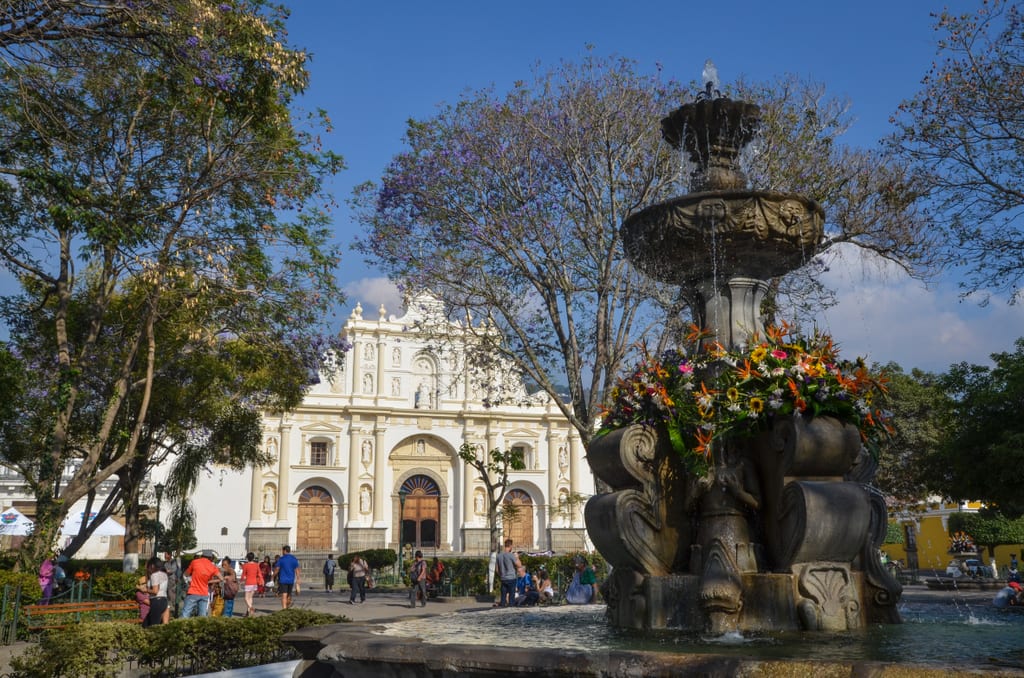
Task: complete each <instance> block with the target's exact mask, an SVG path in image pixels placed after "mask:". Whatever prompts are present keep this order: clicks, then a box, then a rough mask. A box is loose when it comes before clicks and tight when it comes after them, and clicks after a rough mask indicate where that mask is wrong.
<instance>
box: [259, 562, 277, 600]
mask: <svg viewBox="0 0 1024 678" xmlns="http://www.w3.org/2000/svg"><path fill="white" fill-rule="evenodd" d="M260 574H261V575H263V576H262V577H261V581H260V583H259V585H258V586H257V587H256V593H258V594H259V595H260V598H263V597H264V596H266V595H267V586H270V585H271V584H273V582H274V566H273V565H271V564H270V556H263V560H262V561H261V562H260Z"/></svg>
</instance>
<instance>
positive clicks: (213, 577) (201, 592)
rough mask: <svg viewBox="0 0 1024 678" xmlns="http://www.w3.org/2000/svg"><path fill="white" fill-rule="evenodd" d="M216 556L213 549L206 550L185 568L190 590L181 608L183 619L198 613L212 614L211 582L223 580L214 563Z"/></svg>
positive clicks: (203, 614) (200, 614)
mask: <svg viewBox="0 0 1024 678" xmlns="http://www.w3.org/2000/svg"><path fill="white" fill-rule="evenodd" d="M215 557H216V556H215V555H214V554H213V551H210V550H205V551H203V553H202V555H200V556H199V557H198V558H196V559H195V560H193V561H192V562H191V563H189V564H188V567H187V568H185V577H186V580H187V581H188V592H187V593H186V594H185V604H184V605H183V606H182V608H181V618H182V619H187V618H189V617H191V616H193V615H196V614H198V616H200V617H209V616H210V584H215V583H218V582H220V580H221V576H220V568H219V567H217V566H216V565H214V564H213V559H214V558H215Z"/></svg>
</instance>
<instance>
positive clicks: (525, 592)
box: [512, 565, 540, 607]
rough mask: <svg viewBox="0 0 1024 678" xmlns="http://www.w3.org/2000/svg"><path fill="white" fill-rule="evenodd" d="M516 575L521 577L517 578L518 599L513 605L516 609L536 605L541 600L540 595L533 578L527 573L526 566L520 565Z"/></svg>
mask: <svg viewBox="0 0 1024 678" xmlns="http://www.w3.org/2000/svg"><path fill="white" fill-rule="evenodd" d="M516 573H517V574H518V575H519V576H518V577H516V599H515V602H514V603H512V604H513V605H515V606H516V607H522V606H524V605H536V604H537V601H538V600H540V593H539V592H538V591H537V587H536V586H535V585H534V583H533V577H531V576H530V573H529V572H527V571H526V566H525V565H520V566H519V569H517V570H516Z"/></svg>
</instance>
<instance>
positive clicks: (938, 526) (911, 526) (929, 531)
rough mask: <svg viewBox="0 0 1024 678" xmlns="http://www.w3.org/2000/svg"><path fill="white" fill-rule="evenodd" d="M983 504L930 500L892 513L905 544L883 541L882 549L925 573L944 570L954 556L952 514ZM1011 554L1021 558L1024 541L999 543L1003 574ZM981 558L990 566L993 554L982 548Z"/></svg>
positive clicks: (998, 559)
mask: <svg viewBox="0 0 1024 678" xmlns="http://www.w3.org/2000/svg"><path fill="white" fill-rule="evenodd" d="M981 507H982V505H981V503H980V502H960V503H955V502H952V503H942V502H939V501H934V502H929V503H927V504H925V505H924V507H923V510H921V511H915V512H909V511H906V512H900V513H897V514H895V515H891V516H890V522H893V523H896V524H898V525H900V527H901V528H902V533H903V543H902V544H884V545H883V546H882V550H883V551H885V553H886V554H887V555H888V557H889V559H890V560H898V561H900V563H902V565H903V567H904V569H908V570H918V572H919V573H920V574H921V575H922V576H932V574H933V573H934V574H942V573H943V572H945V570H946V566H947V565H948V564H949V561H950V560H951V559H952V556H951V555H950V551H949V546H950V538H949V516H951V515H953V514H955V513H976V512H977V511H978V510H979V509H980V508H981ZM1010 554H1016V556H1017V558H1018V559H1022V554H1024V545H1021V544H1016V545H1005V546H997V547H996V550H995V561H996V566H997V567H998V568H999V576H1000V577H1003V576H1005V575H1006V572H1007V570H1008V568H1009V564H1010ZM981 560H982V562H983V563H984V564H985V565H987V566H989V567H990V568H991V566H992V561H991V554H990V553H989V551H988V549H987V548H982V549H981Z"/></svg>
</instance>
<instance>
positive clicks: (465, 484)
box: [459, 460, 476, 548]
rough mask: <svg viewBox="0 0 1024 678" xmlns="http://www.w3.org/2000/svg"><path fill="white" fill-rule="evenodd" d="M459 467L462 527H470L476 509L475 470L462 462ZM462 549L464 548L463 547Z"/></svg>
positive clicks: (474, 520)
mask: <svg viewBox="0 0 1024 678" xmlns="http://www.w3.org/2000/svg"><path fill="white" fill-rule="evenodd" d="M460 461H461V460H460ZM459 467H460V468H461V469H462V526H463V527H471V526H472V525H473V524H475V523H476V509H475V507H474V506H473V488H474V486H475V484H476V483H475V472H476V469H474V468H473V467H472V466H470V465H469V463H468V462H465V461H462V463H460V464H459ZM463 548H465V545H463Z"/></svg>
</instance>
